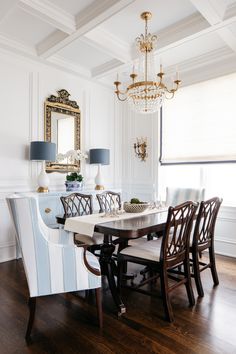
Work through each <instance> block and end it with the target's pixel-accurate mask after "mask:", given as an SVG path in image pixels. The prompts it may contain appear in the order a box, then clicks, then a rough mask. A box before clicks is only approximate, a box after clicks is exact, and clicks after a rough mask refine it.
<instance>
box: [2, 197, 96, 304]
mask: <svg viewBox="0 0 236 354" xmlns="http://www.w3.org/2000/svg"><path fill="white" fill-rule="evenodd" d="M7 202H8V206H9V210H10V214H11V216H12V220H13V223H14V226H15V231H16V234H17V238H18V242H19V245H20V248H21V252H22V258H23V263H24V268H25V273H26V277H27V281H28V286H29V291H30V297H35V296H42V295H50V294H57V293H64V292H71V291H79V290H85V289H94V288H100V287H101V276H100V275H95V274H94V273H92V272H91V271H90V270H88V268H87V267H86V265H85V262H84V249H83V248H82V247H76V246H75V245H74V244H73V235H72V233H69V232H66V231H64V230H61V229H50V228H48V227H47V226H46V225H45V224H44V222H43V220H42V218H41V215H40V212H39V208H38V201H37V199H36V198H35V197H16V196H13V197H9V198H7ZM86 258H87V261H88V263H89V265H90V266H91V267H92V268H95V269H96V270H98V271H100V265H99V262H98V260H97V258H96V257H95V256H94V255H93V254H91V253H90V252H86Z"/></svg>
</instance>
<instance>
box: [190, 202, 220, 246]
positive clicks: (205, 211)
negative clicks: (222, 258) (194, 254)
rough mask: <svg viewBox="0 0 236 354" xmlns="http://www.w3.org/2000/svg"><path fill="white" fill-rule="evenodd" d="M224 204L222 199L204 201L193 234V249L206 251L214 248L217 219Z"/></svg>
mask: <svg viewBox="0 0 236 354" xmlns="http://www.w3.org/2000/svg"><path fill="white" fill-rule="evenodd" d="M221 203H222V199H220V198H218V197H215V198H211V199H209V200H206V201H202V202H201V204H200V207H199V212H198V216H197V220H196V224H195V228H194V233H193V242H192V247H197V248H199V250H200V251H201V250H204V249H206V248H209V247H211V246H212V243H213V238H214V232H215V223H216V218H217V215H218V212H219V209H220V206H221Z"/></svg>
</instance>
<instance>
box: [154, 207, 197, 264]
mask: <svg viewBox="0 0 236 354" xmlns="http://www.w3.org/2000/svg"><path fill="white" fill-rule="evenodd" d="M197 207H198V203H195V202H192V201H187V202H185V203H182V204H180V205H177V206H176V207H169V209H168V216H167V223H166V227H165V231H164V235H163V240H162V245H161V253H160V261H161V262H163V263H165V266H166V267H167V269H168V267H169V268H173V266H175V265H178V264H181V263H182V262H183V260H184V259H185V258H186V254H188V253H189V240H190V233H191V229H192V223H193V218H194V215H195V213H196V210H197Z"/></svg>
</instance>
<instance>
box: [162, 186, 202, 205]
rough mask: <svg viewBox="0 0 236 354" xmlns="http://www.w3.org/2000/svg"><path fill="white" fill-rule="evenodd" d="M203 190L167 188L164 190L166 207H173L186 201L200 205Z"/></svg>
mask: <svg viewBox="0 0 236 354" xmlns="http://www.w3.org/2000/svg"><path fill="white" fill-rule="evenodd" d="M204 197H205V189H204V188H200V189H196V188H176V187H167V188H166V202H165V204H166V206H175V205H178V204H181V203H184V202H186V201H187V200H192V201H193V202H198V203H200V202H201V201H202V200H204Z"/></svg>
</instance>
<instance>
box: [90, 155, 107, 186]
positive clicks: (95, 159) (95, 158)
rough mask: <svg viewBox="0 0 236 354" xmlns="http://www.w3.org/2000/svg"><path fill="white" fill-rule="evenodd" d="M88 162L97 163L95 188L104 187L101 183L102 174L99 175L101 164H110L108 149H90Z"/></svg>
mask: <svg viewBox="0 0 236 354" xmlns="http://www.w3.org/2000/svg"><path fill="white" fill-rule="evenodd" d="M89 155H90V164H97V165H98V172H97V175H96V177H95V184H96V187H95V189H96V190H102V189H104V186H103V183H102V175H101V165H109V164H110V150H109V149H90V151H89Z"/></svg>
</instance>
